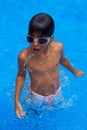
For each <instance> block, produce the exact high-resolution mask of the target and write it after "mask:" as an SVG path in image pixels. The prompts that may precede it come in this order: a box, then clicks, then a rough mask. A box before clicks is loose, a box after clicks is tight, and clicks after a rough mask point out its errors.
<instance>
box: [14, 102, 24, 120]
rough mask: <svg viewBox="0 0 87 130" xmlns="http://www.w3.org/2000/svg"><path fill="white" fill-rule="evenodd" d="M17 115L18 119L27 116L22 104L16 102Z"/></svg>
mask: <svg viewBox="0 0 87 130" xmlns="http://www.w3.org/2000/svg"><path fill="white" fill-rule="evenodd" d="M16 115H17V117H18V118H22V117H23V116H25V112H23V110H22V107H21V104H20V102H16Z"/></svg>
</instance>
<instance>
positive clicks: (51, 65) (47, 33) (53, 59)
mask: <svg viewBox="0 0 87 130" xmlns="http://www.w3.org/2000/svg"><path fill="white" fill-rule="evenodd" d="M53 33H54V21H53V19H52V17H51V16H50V15H48V14H45V13H40V14H37V15H35V16H34V17H33V18H32V19H31V21H30V23H29V28H28V34H27V41H28V42H29V43H30V47H28V48H26V49H24V50H23V51H21V52H20V54H19V56H18V75H17V78H16V90H15V109H16V115H17V116H18V117H19V118H21V117H22V116H24V115H25V112H23V110H22V106H21V103H20V95H21V91H22V88H23V85H24V81H25V78H26V69H28V72H29V75H30V78H31V84H30V87H29V91H31V93H33V95H34V96H38V97H42V98H43V99H45V100H46V101H47V102H48V103H51V101H52V97H55V95H56V94H58V91H59V89H60V80H59V69H58V66H59V64H61V65H63V66H64V67H65V68H67V69H68V70H69V71H71V72H72V73H73V74H74V75H75V76H81V75H82V74H83V72H82V71H80V70H75V69H74V68H73V67H72V65H71V64H70V62H69V61H68V59H67V58H66V57H65V56H64V55H63V44H62V43H61V42H55V41H54V40H53V39H54V36H53Z"/></svg>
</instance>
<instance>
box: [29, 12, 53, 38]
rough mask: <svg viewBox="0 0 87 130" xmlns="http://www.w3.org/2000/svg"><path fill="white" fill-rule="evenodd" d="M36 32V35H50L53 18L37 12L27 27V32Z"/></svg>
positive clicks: (51, 33) (31, 33) (30, 33)
mask: <svg viewBox="0 0 87 130" xmlns="http://www.w3.org/2000/svg"><path fill="white" fill-rule="evenodd" d="M34 33H36V34H37V35H38V37H41V36H52V35H53V33H54V20H53V18H52V17H51V16H50V15H48V14H45V13H39V14H36V15H35V16H33V17H32V19H31V20H30V23H29V27H28V34H29V35H33V34H34Z"/></svg>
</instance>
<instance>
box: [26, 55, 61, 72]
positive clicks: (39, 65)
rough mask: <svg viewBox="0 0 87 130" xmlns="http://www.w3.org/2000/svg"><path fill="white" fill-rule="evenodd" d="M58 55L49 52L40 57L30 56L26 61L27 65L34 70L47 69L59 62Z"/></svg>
mask: <svg viewBox="0 0 87 130" xmlns="http://www.w3.org/2000/svg"><path fill="white" fill-rule="evenodd" d="M59 59H60V55H59V56H57V55H55V54H51V55H50V56H45V57H41V58H31V59H30V60H28V62H27V67H28V68H30V69H31V70H36V71H47V70H49V69H52V68H54V67H55V66H57V64H58V63H59Z"/></svg>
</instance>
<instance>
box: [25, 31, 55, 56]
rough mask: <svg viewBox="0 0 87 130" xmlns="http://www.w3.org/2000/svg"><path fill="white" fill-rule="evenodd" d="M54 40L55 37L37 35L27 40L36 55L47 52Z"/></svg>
mask: <svg viewBox="0 0 87 130" xmlns="http://www.w3.org/2000/svg"><path fill="white" fill-rule="evenodd" d="M52 39H53V37H48V36H42V37H39V36H38V35H37V34H36V33H34V34H33V35H27V40H28V42H29V43H30V45H31V49H32V51H33V53H35V54H38V53H41V52H43V51H46V50H47V48H48V46H49V43H50V42H51V41H52Z"/></svg>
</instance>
